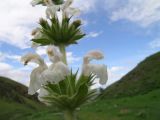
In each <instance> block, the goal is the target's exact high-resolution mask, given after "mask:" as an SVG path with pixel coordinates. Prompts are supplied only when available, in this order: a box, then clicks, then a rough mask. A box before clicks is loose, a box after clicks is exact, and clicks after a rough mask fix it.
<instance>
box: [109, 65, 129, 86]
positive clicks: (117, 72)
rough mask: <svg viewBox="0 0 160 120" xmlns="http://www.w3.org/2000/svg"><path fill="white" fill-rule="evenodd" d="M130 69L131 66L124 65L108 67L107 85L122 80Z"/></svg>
mask: <svg viewBox="0 0 160 120" xmlns="http://www.w3.org/2000/svg"><path fill="white" fill-rule="evenodd" d="M128 71H129V68H126V67H123V66H112V67H110V68H108V77H109V80H108V82H107V86H108V85H110V84H112V83H114V82H116V81H117V80H120V78H121V77H123V76H124V75H125V74H126V73H127V72H128Z"/></svg>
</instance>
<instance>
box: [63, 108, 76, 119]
mask: <svg viewBox="0 0 160 120" xmlns="http://www.w3.org/2000/svg"><path fill="white" fill-rule="evenodd" d="M64 119H65V120H77V119H76V115H75V112H74V111H70V110H66V111H64Z"/></svg>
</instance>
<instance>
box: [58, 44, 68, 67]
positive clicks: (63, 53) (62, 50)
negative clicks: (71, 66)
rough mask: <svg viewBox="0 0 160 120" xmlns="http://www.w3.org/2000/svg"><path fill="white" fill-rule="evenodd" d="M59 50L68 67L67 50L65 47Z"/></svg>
mask: <svg viewBox="0 0 160 120" xmlns="http://www.w3.org/2000/svg"><path fill="white" fill-rule="evenodd" d="M59 49H60V51H61V53H62V55H63V58H62V61H63V62H64V63H65V64H66V65H67V58H66V49H65V45H60V46H59Z"/></svg>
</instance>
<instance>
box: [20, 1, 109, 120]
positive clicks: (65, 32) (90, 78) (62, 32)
mask: <svg viewBox="0 0 160 120" xmlns="http://www.w3.org/2000/svg"><path fill="white" fill-rule="evenodd" d="M72 3H73V0H66V1H64V0H33V1H32V2H31V4H32V6H36V5H43V6H44V7H46V17H47V19H46V20H45V19H43V18H40V20H39V24H40V26H39V27H37V28H36V29H34V30H33V31H32V33H31V34H32V36H33V38H32V48H37V47H39V46H47V50H46V54H47V56H48V58H49V60H50V61H51V62H52V64H51V65H50V66H48V65H47V64H46V63H45V61H44V59H43V58H42V57H41V56H40V55H38V54H37V53H28V54H26V55H24V56H22V58H21V61H22V62H23V64H24V65H27V64H28V63H29V62H34V63H36V64H38V67H37V68H35V69H33V71H32V72H31V75H30V84H29V89H28V94H30V95H33V94H35V93H36V92H38V93H39V95H38V99H39V100H40V101H41V102H43V103H45V104H47V105H54V106H56V107H57V108H59V109H60V110H62V111H63V113H64V116H65V119H66V120H74V117H75V115H74V112H75V110H76V109H77V108H79V107H80V106H81V105H82V104H86V103H88V102H90V101H91V100H94V99H95V98H96V97H97V88H96V89H93V88H92V86H93V85H94V80H95V79H96V78H98V79H99V83H100V84H101V85H104V84H106V82H107V79H108V74H107V66H106V65H101V64H100V65H99V64H91V63H90V62H91V61H92V60H94V59H95V60H100V59H103V58H104V56H103V53H102V52H101V51H98V50H92V51H90V52H88V53H86V55H84V57H83V64H82V70H81V73H80V74H78V71H77V73H75V74H73V73H72V70H71V69H70V68H69V67H68V65H67V59H66V47H67V46H69V45H71V44H78V43H77V42H78V40H80V39H81V38H83V37H84V36H85V34H83V33H82V32H81V29H80V27H81V25H82V24H81V20H75V19H74V20H72V21H71V18H72V16H74V15H77V14H79V13H80V10H79V9H77V8H74V7H72V6H71V5H72ZM57 12H61V15H62V17H60V18H62V19H60V18H59V16H58V15H57ZM78 76H79V77H78Z"/></svg>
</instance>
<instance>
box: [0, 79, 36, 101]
mask: <svg viewBox="0 0 160 120" xmlns="http://www.w3.org/2000/svg"><path fill="white" fill-rule="evenodd" d="M27 92H28V88H27V87H26V86H24V85H22V84H20V83H18V82H16V81H13V80H11V79H9V78H5V77H0V99H4V100H7V101H12V102H13V101H14V102H17V103H24V102H25V99H30V100H33V101H36V102H38V100H37V95H34V96H30V95H28V93H27Z"/></svg>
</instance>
